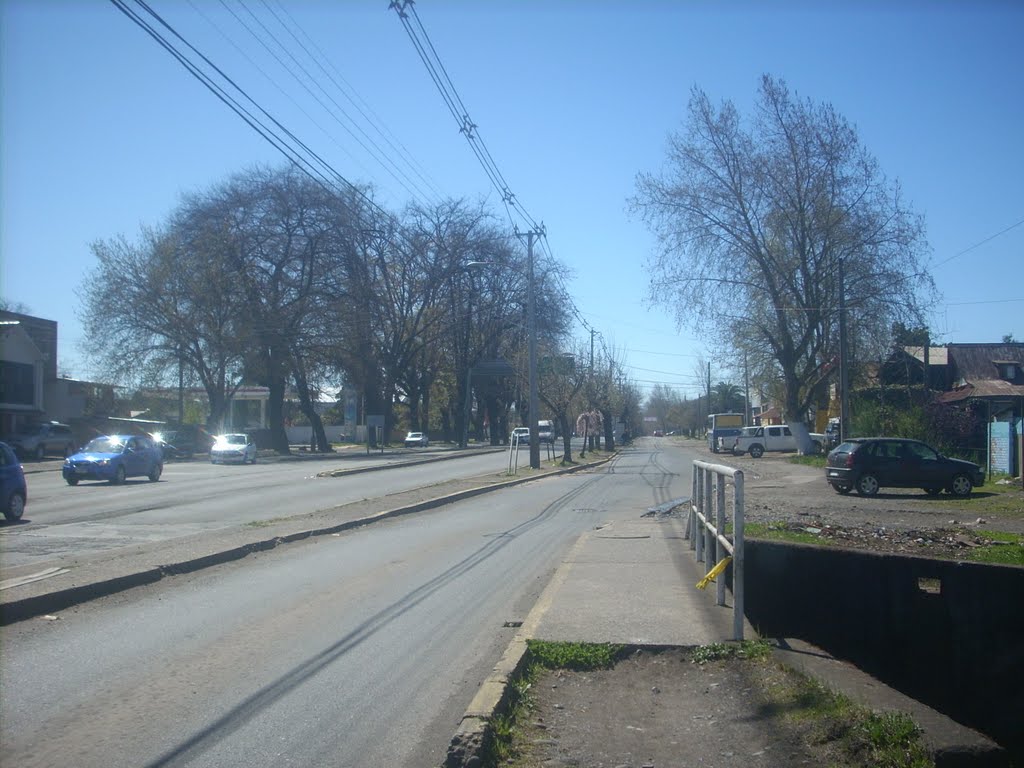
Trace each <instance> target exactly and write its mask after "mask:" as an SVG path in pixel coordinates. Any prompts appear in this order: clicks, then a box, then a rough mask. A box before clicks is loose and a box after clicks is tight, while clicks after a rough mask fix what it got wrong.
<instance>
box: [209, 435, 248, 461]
mask: <svg viewBox="0 0 1024 768" xmlns="http://www.w3.org/2000/svg"><path fill="white" fill-rule="evenodd" d="M256 453H257V451H256V443H254V442H253V441H252V438H251V437H249V436H248V435H246V434H243V433H241V432H232V433H230V434H227V435H217V437H216V438H215V439H214V441H213V445H212V446H211V447H210V463H211V464H217V463H224V464H227V463H229V462H232V461H237V462H238V463H240V464H255V463H256Z"/></svg>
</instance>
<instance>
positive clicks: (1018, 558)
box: [965, 530, 1024, 566]
mask: <svg viewBox="0 0 1024 768" xmlns="http://www.w3.org/2000/svg"><path fill="white" fill-rule="evenodd" d="M972 533H973V534H974V535H975V536H977V537H978V538H979V539H988V540H989V541H991V542H994V543H993V544H991V545H990V546H987V547H975V548H973V549H970V550H968V552H967V557H966V558H965V559H966V560H970V561H971V562H975V563H994V564H997V565H1020V566H1024V536H1020V535H1019V534H1016V533H1005V532H1003V531H978V530H975V531H973V532H972Z"/></svg>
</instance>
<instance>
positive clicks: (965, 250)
mask: <svg viewBox="0 0 1024 768" xmlns="http://www.w3.org/2000/svg"><path fill="white" fill-rule="evenodd" d="M1021 224H1024V219H1021V220H1020V221H1018V222H1017V223H1015V224H1011V225H1010V226H1008V227H1007V228H1006V229H1002V230H1000V231H999V232H996V233H995V234H994V235H989V236H988V237H986V238H985V239H984V240H980V241H978V242H977V243H975V244H974V245H970V246H968V247H967V248H964V249H963V250H962V251H959V252H957V253H954V254H953V255H952V256H950V257H949V258H948V259H943V260H942V261H940V262H939V263H938V264H936V265H935V266H936V267H941V266H942V265H943V264H948V263H949V262H951V261H952V260H953V259H958V258H960V257H961V256H963V255H964V254H965V253H970V252H971V251H973V250H974V249H975V248H980V247H981V246H983V245H984V244H985V243H987V242H989V241H990V240H995V239H996V238H997V237H999V236H1000V235H1005V234H1006V233H1007V232H1009V231H1010V230H1011V229H1016V228H1017V227H1019V226H1020V225H1021ZM950 306H953V305H950Z"/></svg>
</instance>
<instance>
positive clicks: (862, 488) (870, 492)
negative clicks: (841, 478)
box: [857, 472, 878, 496]
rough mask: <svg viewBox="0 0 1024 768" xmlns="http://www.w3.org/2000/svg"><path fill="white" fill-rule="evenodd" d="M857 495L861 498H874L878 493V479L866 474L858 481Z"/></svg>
mask: <svg viewBox="0 0 1024 768" xmlns="http://www.w3.org/2000/svg"><path fill="white" fill-rule="evenodd" d="M857 493H859V494H860V495H861V496H874V495H875V494H876V493H878V478H877V477H875V476H874V475H872V474H869V473H867V472H865V473H864V474H863V475H861V476H860V477H859V478H858V479H857Z"/></svg>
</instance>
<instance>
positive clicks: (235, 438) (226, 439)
mask: <svg viewBox="0 0 1024 768" xmlns="http://www.w3.org/2000/svg"><path fill="white" fill-rule="evenodd" d="M217 442H218V443H226V444H227V445H245V444H246V443H247V442H248V440H247V439H246V437H245V435H221V436H220V437H219V438H217Z"/></svg>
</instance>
